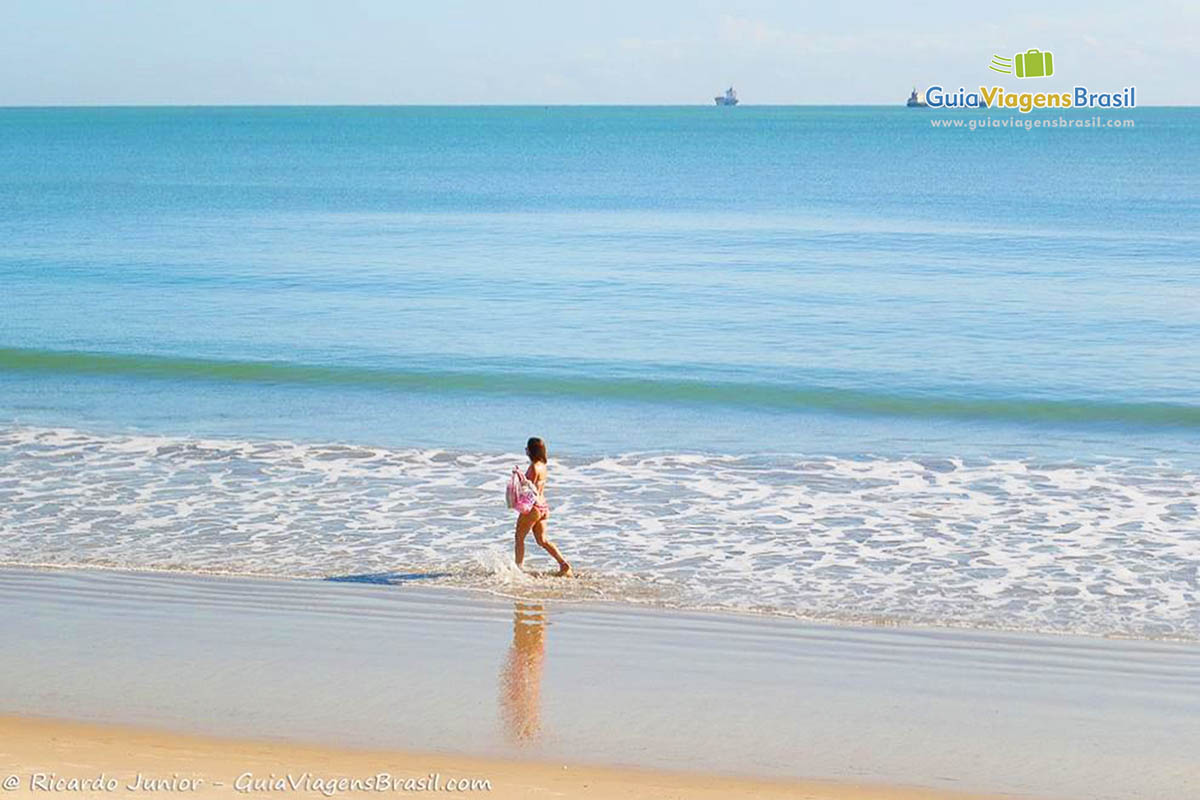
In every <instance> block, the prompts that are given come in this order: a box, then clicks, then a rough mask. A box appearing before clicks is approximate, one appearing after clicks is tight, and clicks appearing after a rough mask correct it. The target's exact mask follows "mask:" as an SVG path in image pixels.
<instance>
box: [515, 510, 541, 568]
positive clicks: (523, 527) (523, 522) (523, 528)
mask: <svg viewBox="0 0 1200 800" xmlns="http://www.w3.org/2000/svg"><path fill="white" fill-rule="evenodd" d="M537 520H538V513H537V512H536V511H526V512H525V513H524V514H522V515H521V516H519V517H517V542H516V545H515V547H514V552H513V555H514V556H515V557H516V560H517V566H518V567H519V566H521V564H523V563H524V562H525V537H526V536H527V535H528V534H529V529H530V528H532V527H533V523H535V522H537Z"/></svg>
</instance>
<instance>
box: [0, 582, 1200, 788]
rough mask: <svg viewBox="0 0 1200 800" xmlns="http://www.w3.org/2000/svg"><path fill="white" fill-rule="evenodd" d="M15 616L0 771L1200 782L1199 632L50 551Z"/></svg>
mask: <svg viewBox="0 0 1200 800" xmlns="http://www.w3.org/2000/svg"><path fill="white" fill-rule="evenodd" d="M0 630H3V631H4V634H5V637H6V646H5V647H4V648H3V649H2V650H0V686H3V687H4V689H5V692H4V696H3V700H2V703H0V713H4V714H7V715H9V717H8V718H7V719H6V720H5V721H4V722H3V728H2V730H3V731H4V732H5V735H4V736H2V737H0V741H3V742H4V743H5V744H4V745H3V746H0V762H9V761H12V762H13V763H14V764H15V765H16V766H19V767H20V768H21V769H26V768H30V769H32V768H34V767H35V766H36V767H37V768H40V769H42V770H43V771H54V770H55V769H56V768H58V771H59V772H62V773H65V772H66V771H67V770H66V769H65V767H66V766H72V767H78V768H80V769H103V770H108V771H119V770H125V771H126V772H128V771H130V770H132V772H133V773H136V772H137V771H138V769H139V768H143V771H145V770H146V769H148V768H149V766H155V765H158V766H161V767H162V768H164V769H165V768H167V767H168V765H169V764H170V763H175V761H178V762H179V763H180V764H181V766H180V767H179V769H185V768H186V769H192V770H195V771H196V772H197V773H200V774H205V775H210V776H215V775H216V774H217V773H218V772H220V773H221V774H225V773H227V772H228V768H229V767H234V766H235V762H236V761H237V759H236V758H234V756H239V757H240V755H243V754H246V753H257V754H259V756H261V759H260V760H259V761H257V762H255V763H256V764H259V765H261V766H264V767H267V768H268V772H269V771H270V768H271V765H272V764H278V765H280V767H279V768H280V769H290V768H291V767H292V766H297V767H299V768H308V769H309V771H310V772H315V768H313V767H310V766H309V764H308V763H307V762H306V761H305V758H307V757H309V756H311V757H312V758H316V755H315V754H317V753H321V754H324V755H323V756H321V757H322V758H326V759H327V760H326V761H317V762H314V763H317V765H318V766H320V765H327V766H329V768H330V769H333V768H337V769H339V770H342V771H351V768H353V769H354V770H358V769H360V768H367V769H369V770H374V769H378V767H371V764H373V763H379V758H380V755H379V754H380V753H386V754H388V755H387V760H386V763H387V764H395V765H397V766H396V767H395V768H394V769H392V770H391V771H392V772H394V773H400V772H404V773H405V774H409V773H413V774H423V773H426V772H429V771H431V770H439V769H440V770H441V771H442V772H443V773H444V774H446V775H450V774H452V773H453V770H454V769H458V770H466V771H467V772H468V773H470V772H472V771H476V770H480V771H481V770H483V766H481V765H489V768H490V769H492V770H493V773H494V774H495V775H504V776H508V777H505V781H508V782H509V784H506V785H510V787H511V786H517V785H520V786H522V787H524V789H523V790H522V791H524V790H529V791H530V792H532V788H531V787H534V786H536V787H538V788H539V789H543V790H545V791H546V792H548V793H551V794H556V793H557V794H561V795H565V796H571V795H572V794H574V793H575V790H573V789H571V788H570V785H573V784H570V785H568V784H562V783H555V782H554V780H552V777H553V778H554V779H555V780H557V773H553V775H552V772H553V770H558V771H559V772H561V771H562V765H568V766H569V769H568V770H567V771H568V772H571V771H572V770H576V771H581V772H579V774H583V772H584V771H586V772H587V774H588V775H589V776H592V775H595V776H596V777H595V778H594V779H595V781H597V782H598V783H597V785H599V782H602V779H603V780H610V781H613V782H615V783H612V784H611V785H612V786H613V787H617V788H614V789H613V791H614V792H615V793H621V794H622V795H623V796H646V797H657V796H664V797H665V796H689V797H692V796H703V795H702V794H701V793H699V791H698V789H697V788H696V787H697V786H699V785H700V784H703V785H708V784H709V779H708V778H702V777H699V776H704V775H710V774H720V775H726V776H730V780H735V781H740V782H738V783H736V784H730V786H737V787H739V791H736V792H735V791H733V790H732V789H731V790H730V791H729V792H727V794H728V793H734V794H758V795H759V796H767V797H770V796H785V795H776V794H771V792H775V791H782V792H785V793H788V792H790V793H791V794H787V795H786V796H813V797H827V796H828V797H860V796H862V797H866V796H885V797H886V796H900V795H887V794H883V795H870V794H867V795H863V794H857V795H856V794H837V792H841V791H846V792H852V791H858V792H862V791H867V790H866V789H864V788H863V787H864V786H866V787H929V788H934V789H938V790H951V791H959V792H969V793H977V794H988V793H991V794H1012V795H1017V796H1026V797H1041V798H1098V799H1099V798H1114V800H1115V799H1116V798H1122V800H1125V799H1126V798H1135V797H1156V798H1171V797H1187V796H1192V795H1195V794H1196V793H1197V792H1198V791H1200V767H1198V766H1197V764H1196V761H1195V759H1194V745H1195V743H1196V742H1197V741H1200V647H1197V646H1196V645H1195V644H1191V643H1175V642H1142V641H1106V640H1100V639H1088V638H1081V637H1062V636H1033V635H1018V634H1003V633H986V632H979V631H951V630H899V629H889V628H852V627H835V626H822V625H810V624H804V623H800V622H796V621H793V620H785V619H776V618H760V617H753V616H746V615H734V614H701V613H685V612H678V611H663V610H655V609H650V608H637V607H631V606H623V605H601V604H592V605H584V604H565V603H550V604H546V603H530V602H525V601H514V600H506V599H501V598H496V597H491V596H485V595H480V594H472V593H466V592H456V591H449V590H434V589H426V588H420V587H419V584H416V583H408V584H405V583H401V584H400V585H391V586H380V585H374V584H370V583H363V584H355V583H333V582H325V581H275V580H257V579H247V578H226V577H201V576H193V575H183V574H161V573H159V574H146V573H139V574H132V573H122V572H106V571H69V570H48V571H39V570H28V569H4V570H0ZM22 718H23V719H22ZM29 718H43V719H54V720H64V721H73V722H74V723H94V724H101V725H105V726H109V725H115V726H121V727H117V728H108V727H105V728H92V727H90V726H88V725H79V724H75V725H68V726H67V727H61V728H56V729H53V730H51V729H37V728H36V727H31V726H35V723H33V722H31V721H30V720H29ZM37 724H39V725H40V724H50V723H37ZM53 724H55V725H61V724H63V723H53ZM138 729H144V730H150V731H159V732H170V735H167V734H161V733H155V734H149V733H139V732H138ZM10 734H11V735H10ZM195 736H200V737H216V738H215V739H206V740H205V741H206V742H208V743H207V744H204V745H203V746H201V745H200V744H198V743H197V742H198V741H199V740H195V741H193V740H192V739H190V738H188V737H195ZM138 737H145V738H138ZM106 742H107V744H105V743H106ZM151 742H154V743H155V744H153V745H151ZM246 742H253V744H246ZM14 743H16V744H14ZM105 747H110V748H112V749H110V750H105V749H104V748H105ZM56 748H57V749H56ZM63 748H66V749H63ZM273 748H274V749H273ZM184 755H186V756H187V758H193V757H194V758H195V759H196V761H195V762H194V763H195V764H196V766H194V767H186V766H184V765H186V764H191V763H193V762H191V761H187V759H186V758H185V759H183V760H182V761H180V759H179V758H178V757H181V756H184ZM117 756H120V758H117ZM256 757H257V756H256ZM372 758H374V759H375V760H374V761H372V760H371V759H372ZM60 759H61V760H60ZM155 759H157V760H155ZM173 759H174V761H173ZM355 759H363V760H355ZM585 765H586V766H585ZM60 767H61V768H60ZM502 767H503V769H502ZM14 768H15V767H14ZM156 768H157V767H156ZM505 769H511V770H513V772H511V773H510V772H505V771H504V770H505ZM547 770H550V771H549V772H548V771H547ZM630 770H633V772H630ZM277 771H278V770H277ZM131 774H132V773H131ZM630 775H632V776H634V777H629V776H630ZM605 776H607V777H605ZM648 776H653V777H648ZM232 777H235V776H232V775H231V776H230V779H231V778H232ZM484 777H488V776H487V775H484ZM689 780H698V781H700V783H698V784H695V785H693V784H688V783H687V781H689ZM521 781H533V783H529V784H523V783H520V782H521ZM629 781H632V782H633V784H634V785H638V786H642V787H644V788H645V787H659V788H661V789H662V792H663V793H660V794H653V793H650V794H642V795H638V794H636V793H635V794H632V795H630V794H629V793H627V792H625V791H624V789H621V788H620V787H622V786H624V787H625V788H628V786H629V785H630V784H629V783H628V782H629ZM672 781H683V782H684V783H680V784H675V783H671V782H672ZM778 781H784V783H782V784H780V783H778ZM795 781H822V782H823V781H831V782H833V783H830V784H825V783H819V784H811V783H807V784H800V783H795ZM622 782H625V783H622ZM664 782H665V783H664ZM606 785H608V784H606ZM714 785H715V784H714ZM672 787H674V788H672ZM764 787H765V788H764ZM772 787H773V788H772ZM780 787H782V788H780ZM513 791H516V790H513ZM656 791H657V790H656ZM880 791H882V790H880ZM671 792H674V793H675V794H671ZM820 792H826V794H821V793H820ZM806 793H807V794H806ZM492 795H493V796H505V795H496V794H495V792H494V791H493V793H492ZM514 796H515V795H514ZM595 796H604V795H603V794H597V795H595Z"/></svg>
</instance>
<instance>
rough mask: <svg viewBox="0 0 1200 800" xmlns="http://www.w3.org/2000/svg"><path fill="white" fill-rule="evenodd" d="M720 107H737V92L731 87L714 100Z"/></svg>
mask: <svg viewBox="0 0 1200 800" xmlns="http://www.w3.org/2000/svg"><path fill="white" fill-rule="evenodd" d="M713 100H714V101H716V103H717V105H719V106H736V105H737V104H738V99H737V92H735V91H734V90H733V87H732V86H730V87H729V88H728V89H726V90H725V94H719V95H717V96H716V97H714V98H713Z"/></svg>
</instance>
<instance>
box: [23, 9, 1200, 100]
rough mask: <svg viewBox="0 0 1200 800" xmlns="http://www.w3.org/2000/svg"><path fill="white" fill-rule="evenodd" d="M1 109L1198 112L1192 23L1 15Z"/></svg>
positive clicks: (732, 13)
mask: <svg viewBox="0 0 1200 800" xmlns="http://www.w3.org/2000/svg"><path fill="white" fill-rule="evenodd" d="M4 8H5V14H4V17H3V23H4V24H3V25H2V26H0V104H2V105H63V104H85V105H91V104H160V103H178V104H210V103H213V104H219V103H231V104H241V103H314V104H325V103H349V104H353V103H385V104H392V103H432V104H437V103H451V104H457V103H530V104H556V103H606V104H610V103H615V104H625V103H630V104H638V103H672V104H673V103H682V104H687V103H708V102H711V97H712V95H714V94H716V93H717V92H718V90H720V89H723V88H724V87H725V86H727V85H729V84H730V83H733V84H734V85H736V86H737V87H738V90H739V92H740V94H741V95H742V98H743V100H744V101H745V102H747V103H787V104H791V103H800V104H804V103H894V102H896V101H897V99H898V98H902V97H903V96H904V95H906V94H907V92H908V90H909V88H910V87H911V86H912V85H913V84H916V85H918V86H920V87H924V86H927V85H929V84H931V83H938V84H941V85H943V86H946V87H948V88H957V87H958V86H967V87H977V86H978V85H980V83H986V84H988V85H990V84H992V83H999V84H1001V85H1005V86H1011V87H1013V88H1017V84H1018V83H1020V84H1021V86H1020V88H1029V87H1031V86H1032V84H1031V83H1029V82H1018V81H1017V80H1015V79H1013V78H1008V77H1002V76H999V75H997V74H995V73H992V72H989V71H988V70H987V63H988V61H989V59H990V57H991V55H992V54H993V53H997V54H1000V55H1009V56H1011V55H1012V54H1013V53H1015V52H1017V51H1021V50H1025V49H1028V48H1031V47H1037V48H1041V49H1044V50H1051V51H1053V53H1054V56H1055V63H1056V71H1057V74H1056V75H1055V76H1054V77H1053V78H1048V79H1044V80H1039V81H1038V82H1037V86H1036V88H1037V89H1039V90H1055V89H1059V88H1069V87H1070V86H1073V85H1076V84H1080V85H1086V86H1095V87H1096V88H1097V89H1099V88H1104V89H1106V90H1107V89H1113V88H1119V87H1123V86H1127V85H1130V84H1136V85H1137V87H1138V104H1139V105H1157V104H1187V105H1193V104H1200V92H1198V91H1197V89H1196V86H1197V80H1198V79H1197V77H1196V76H1197V74H1198V73H1200V3H1198V2H1195V0H1188V1H1187V2H1178V1H1176V0H1172V1H1170V2H1161V1H1160V2H1149V3H1132V2H1123V3H1117V2H1107V0H1101V1H1100V2H1090V3H1089V2H1062V3H1051V2H1048V1H1047V0H1043V1H1042V2H1025V0H1019V1H1014V2H1004V1H1003V0H997V2H992V3H978V4H969V3H964V2H962V0H959V2H934V3H918V2H910V3H897V2H853V0H847V1H846V2H821V3H809V2H766V1H762V2H709V1H707V0H695V1H693V2H684V1H683V0H662V1H661V2H655V0H641V1H640V2H629V1H628V0H603V1H602V2H595V1H594V0H593V1H592V2H573V0H560V2H525V1H524V0H517V1H516V2H499V0H497V1H496V2H468V1H467V0H443V1H441V2H438V1H436V0H428V1H427V2H404V1H403V0H392V1H390V2H389V1H388V0H342V1H341V2H315V1H313V0H243V1H242V2H228V1H227V0H194V2H178V1H177V0H120V1H116V0H112V1H110V2H100V1H99V0H93V1H90V2H89V1H83V0H53V1H48V0H6V2H5V4H4Z"/></svg>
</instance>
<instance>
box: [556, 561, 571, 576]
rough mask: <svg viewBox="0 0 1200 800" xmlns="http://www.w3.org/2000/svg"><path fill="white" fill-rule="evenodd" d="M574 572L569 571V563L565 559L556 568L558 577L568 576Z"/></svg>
mask: <svg viewBox="0 0 1200 800" xmlns="http://www.w3.org/2000/svg"><path fill="white" fill-rule="evenodd" d="M574 574H575V573H574V572H572V571H571V565H570V564H568V563H566V562H565V561H564V562H563V563H562V564H561V565H560V566H559V568H558V577H560V578H570V577H572V576H573V575H574Z"/></svg>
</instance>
